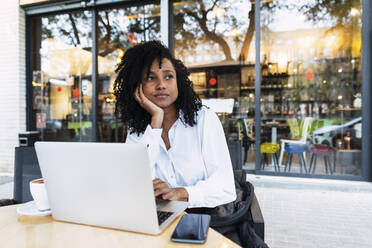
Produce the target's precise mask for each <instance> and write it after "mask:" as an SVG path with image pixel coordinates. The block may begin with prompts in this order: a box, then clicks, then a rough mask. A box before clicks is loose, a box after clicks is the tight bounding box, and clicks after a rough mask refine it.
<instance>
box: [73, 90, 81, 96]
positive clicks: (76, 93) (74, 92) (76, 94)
mask: <svg viewBox="0 0 372 248" xmlns="http://www.w3.org/2000/svg"><path fill="white" fill-rule="evenodd" d="M72 95H73V96H74V97H79V96H80V90H79V89H74V90H73V91H72Z"/></svg>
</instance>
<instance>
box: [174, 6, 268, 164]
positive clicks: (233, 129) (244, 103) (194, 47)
mask: <svg viewBox="0 0 372 248" xmlns="http://www.w3.org/2000/svg"><path fill="white" fill-rule="evenodd" d="M252 2H253V1H249V0H242V1H235V0H227V1H205V0H204V1H178V2H175V3H174V5H173V7H174V42H175V56H176V57H177V58H179V59H181V60H182V61H183V62H184V63H185V64H186V65H187V66H188V67H189V69H190V71H191V75H190V78H191V80H192V81H193V85H194V89H195V90H196V92H197V93H198V94H199V96H200V97H201V98H202V99H211V100H210V101H204V102H205V103H208V104H212V105H213V106H210V107H211V108H212V109H216V111H217V114H218V115H219V117H220V119H221V122H222V124H223V127H224V130H225V134H226V138H227V140H228V142H229V145H230V143H231V146H232V147H235V145H234V143H236V142H238V143H239V142H240V143H241V144H242V147H243V149H242V151H243V155H242V159H243V162H246V163H247V164H248V162H249V163H251V164H253V165H254V161H255V158H254V152H253V149H252V148H253V143H254V137H253V130H254V129H253V125H252V122H251V120H253V118H254V57H255V54H254V46H253V45H252V44H254V42H252V41H253V34H254V6H253V5H252ZM265 5H266V3H265ZM213 99H218V100H220V101H218V100H215V101H214V100H213ZM223 99H225V100H226V101H225V102H224V101H221V100H223ZM230 102H232V103H233V104H232V106H231V109H230V108H226V107H225V108H221V103H223V105H226V106H227V105H228V104H227V103H230ZM229 106H230V105H229ZM233 156H241V154H234V155H233Z"/></svg>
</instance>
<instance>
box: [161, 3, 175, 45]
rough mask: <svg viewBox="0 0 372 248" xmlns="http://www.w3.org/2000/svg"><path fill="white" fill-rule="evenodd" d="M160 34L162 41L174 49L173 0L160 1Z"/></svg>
mask: <svg viewBox="0 0 372 248" xmlns="http://www.w3.org/2000/svg"><path fill="white" fill-rule="evenodd" d="M160 34H161V38H160V39H161V41H162V42H163V43H164V44H165V45H166V46H167V47H168V48H169V49H170V50H171V51H173V1H172V0H161V1H160Z"/></svg>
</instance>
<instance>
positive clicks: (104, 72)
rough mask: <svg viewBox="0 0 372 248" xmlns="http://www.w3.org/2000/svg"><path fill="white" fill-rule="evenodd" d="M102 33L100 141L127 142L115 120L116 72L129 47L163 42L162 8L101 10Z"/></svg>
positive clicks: (99, 97)
mask: <svg viewBox="0 0 372 248" xmlns="http://www.w3.org/2000/svg"><path fill="white" fill-rule="evenodd" d="M98 30H99V32H98V47H99V51H98V56H99V57H98V140H99V141H103V142H118V141H124V139H125V137H126V133H125V130H126V129H125V127H123V124H122V123H121V122H119V121H118V120H117V119H116V117H115V98H114V95H113V85H114V80H115V78H116V74H115V73H114V69H115V67H116V64H117V63H118V62H119V61H120V59H121V57H122V56H123V55H124V53H125V51H126V50H127V49H128V48H130V47H132V46H134V45H135V44H137V43H139V42H143V41H149V40H154V39H157V40H159V39H160V6H159V5H155V4H147V5H141V6H132V7H123V8H115V9H107V10H102V11H99V13H98Z"/></svg>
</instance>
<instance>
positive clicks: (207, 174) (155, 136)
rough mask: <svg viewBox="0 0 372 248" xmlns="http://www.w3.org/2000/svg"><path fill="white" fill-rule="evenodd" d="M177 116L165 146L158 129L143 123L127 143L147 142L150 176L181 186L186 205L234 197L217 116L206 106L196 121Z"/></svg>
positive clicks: (216, 202)
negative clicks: (184, 192) (186, 194)
mask: <svg viewBox="0 0 372 248" xmlns="http://www.w3.org/2000/svg"><path fill="white" fill-rule="evenodd" d="M181 118H182V112H181V111H180V117H179V118H178V119H177V120H176V122H175V123H174V124H173V125H172V127H171V128H170V129H169V132H168V136H169V142H170V148H169V150H167V149H166V147H165V144H164V141H163V139H162V138H161V133H162V129H152V128H151V126H150V125H148V126H147V128H146V130H145V132H144V133H143V134H140V135H139V136H138V135H137V134H136V133H132V134H129V135H128V137H127V141H126V142H127V143H143V144H146V145H147V146H148V153H149V158H150V164H151V171H152V176H153V179H155V178H159V179H161V180H163V181H164V182H166V183H167V184H168V186H169V187H170V188H176V187H183V188H185V189H186V190H187V192H188V194H189V207H215V206H218V205H221V204H225V203H229V202H232V201H234V200H235V198H236V192H235V184H234V176H233V171H232V165H231V159H230V155H229V151H228V148H227V144H226V139H225V135H224V132H223V128H222V125H221V122H220V120H219V119H218V117H217V115H216V114H215V113H214V112H213V111H212V110H210V109H207V108H206V107H202V108H201V109H200V110H199V111H198V115H197V124H196V125H194V126H193V127H190V126H189V125H187V124H185V123H183V122H182V120H181Z"/></svg>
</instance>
